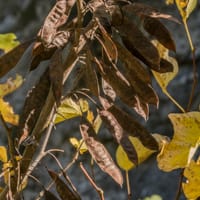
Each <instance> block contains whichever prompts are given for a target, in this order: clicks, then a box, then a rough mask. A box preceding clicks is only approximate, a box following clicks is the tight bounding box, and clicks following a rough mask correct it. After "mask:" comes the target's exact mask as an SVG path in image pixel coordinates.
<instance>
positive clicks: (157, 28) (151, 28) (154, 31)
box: [143, 17, 176, 52]
mask: <svg viewBox="0 0 200 200" xmlns="http://www.w3.org/2000/svg"><path fill="white" fill-rule="evenodd" d="M143 27H144V29H145V30H146V31H147V32H148V33H149V34H151V35H152V36H154V37H155V38H156V39H157V40H158V41H159V42H160V43H161V44H162V45H163V46H165V47H166V48H168V49H169V50H172V51H174V52H175V51H176V46H175V44H174V41H173V39H172V37H171V34H170V32H169V31H168V30H167V28H166V27H165V26H164V25H163V24H162V23H161V22H160V21H159V20H158V19H155V18H151V17H145V18H144V21H143Z"/></svg>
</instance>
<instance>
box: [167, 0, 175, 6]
mask: <svg viewBox="0 0 200 200" xmlns="http://www.w3.org/2000/svg"><path fill="white" fill-rule="evenodd" d="M165 3H166V4H167V5H169V4H174V0H165Z"/></svg>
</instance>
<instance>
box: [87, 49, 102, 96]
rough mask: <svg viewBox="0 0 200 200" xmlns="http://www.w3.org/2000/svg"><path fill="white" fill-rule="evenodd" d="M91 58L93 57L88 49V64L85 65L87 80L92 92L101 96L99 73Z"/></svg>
mask: <svg viewBox="0 0 200 200" xmlns="http://www.w3.org/2000/svg"><path fill="white" fill-rule="evenodd" d="M91 59H92V55H91V52H90V51H87V57H86V66H85V73H86V82H87V85H88V88H89V89H90V91H91V92H92V94H93V95H95V96H96V97H98V96H99V82H98V77H97V73H96V71H95V68H94V67H95V66H94V65H93V63H92V60H91Z"/></svg>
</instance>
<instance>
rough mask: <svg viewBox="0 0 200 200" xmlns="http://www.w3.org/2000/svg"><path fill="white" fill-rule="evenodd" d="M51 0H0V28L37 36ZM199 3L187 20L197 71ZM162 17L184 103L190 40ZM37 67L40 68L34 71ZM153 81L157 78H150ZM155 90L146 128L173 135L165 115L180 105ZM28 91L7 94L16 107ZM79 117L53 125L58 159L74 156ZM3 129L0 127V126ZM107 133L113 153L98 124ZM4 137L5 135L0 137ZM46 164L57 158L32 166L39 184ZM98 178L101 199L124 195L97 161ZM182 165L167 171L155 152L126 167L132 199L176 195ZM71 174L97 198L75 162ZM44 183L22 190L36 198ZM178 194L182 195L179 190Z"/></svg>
mask: <svg viewBox="0 0 200 200" xmlns="http://www.w3.org/2000/svg"><path fill="white" fill-rule="evenodd" d="M54 2H55V1H54V0H42V1H41V0H6V1H0V10H1V12H0V33H8V32H14V33H16V35H17V36H18V38H19V40H20V41H25V40H27V39H30V38H32V37H35V36H36V34H37V32H38V30H39V28H40V26H41V24H42V23H43V21H44V18H45V16H46V15H47V14H48V11H49V10H50V9H51V7H52V5H53V4H54ZM137 2H147V3H148V4H150V5H152V6H154V7H157V8H158V9H159V10H160V11H162V12H165V13H170V14H172V15H173V16H175V17H177V18H178V19H180V20H181V18H180V16H179V14H178V12H177V10H176V7H175V6H166V5H165V4H164V0H154V1H148V0H147V1H137ZM199 9H200V7H199V5H198V7H197V8H196V10H195V11H194V12H193V13H192V15H191V17H190V18H189V21H188V24H189V28H190V31H191V35H192V38H193V42H194V45H195V47H196V60H197V66H198V71H200V70H199V64H200V48H199V47H200V39H199V38H200V28H199V27H200V20H199V19H200V12H199ZM163 23H165V24H166V25H167V26H168V27H169V29H170V31H171V33H172V35H173V37H174V40H175V42H176V46H177V54H176V56H177V60H178V62H179V67H180V71H179V74H178V75H177V77H176V78H175V80H173V81H172V82H171V83H170V85H169V88H168V89H169V91H170V94H171V95H172V96H173V97H175V99H176V100H177V101H178V102H179V103H180V104H181V105H182V106H183V107H184V108H185V107H186V106H187V103H188V99H189V94H190V91H191V84H192V78H193V74H192V61H191V53H190V48H189V44H188V41H187V38H186V34H185V32H184V28H183V25H177V24H174V23H173V22H167V21H163ZM38 73H39V72H38ZM37 77H39V74H36V76H35V75H34V76H33V75H32V76H31V75H30V76H29V77H28V79H29V83H30V82H31V81H32V80H33V81H34V80H35V79H36V78H37ZM154 82H155V81H154ZM154 87H155V89H156V91H157V92H158V93H159V97H160V105H159V108H158V109H155V108H152V109H151V113H150V118H149V120H148V121H147V123H146V124H145V122H143V121H141V123H143V124H145V126H146V127H147V128H148V130H149V131H150V132H152V133H160V134H163V135H168V136H170V137H172V135H173V130H172V126H171V123H170V121H169V119H168V117H167V116H168V114H169V113H172V112H179V110H178V109H177V108H176V107H175V106H174V105H173V103H172V102H170V100H169V99H168V98H167V97H166V96H165V95H164V94H162V92H161V90H160V88H159V87H158V85H157V84H156V83H154ZM199 89H200V87H199V85H198V88H197V92H196V94H195V98H194V104H193V107H192V110H197V109H199V104H200V92H199ZM25 96H26V89H25V90H23V89H22V90H20V91H19V92H16V93H15V94H13V95H10V96H8V99H9V101H10V102H11V105H13V107H14V108H15V110H16V112H20V109H21V108H22V104H23V101H24V98H25ZM77 125H78V120H70V121H69V122H65V123H63V124H61V125H59V126H58V127H57V130H55V133H53V135H52V138H51V140H50V144H49V146H50V147H51V148H61V149H64V150H65V153H64V154H62V155H60V154H59V155H57V156H58V158H59V160H61V162H62V163H67V162H69V161H70V160H71V159H72V155H73V152H74V149H73V148H72V147H71V144H69V142H68V138H69V137H71V136H75V137H80V136H79V133H78V126H77ZM0 132H2V128H1V129H0ZM102 132H103V134H104V135H105V138H106V139H105V144H106V146H107V147H108V149H109V150H111V152H112V155H113V156H114V151H113V150H114V149H115V148H116V145H115V144H113V142H111V138H110V137H109V134H107V132H106V130H105V129H102ZM1 143H3V141H1ZM81 160H82V161H83V163H85V164H86V166H87V164H88V163H89V157H88V156H87V155H85V156H83V157H82V158H81ZM45 166H47V167H48V168H50V169H56V168H57V166H56V164H55V161H53V160H52V159H51V158H49V157H48V158H45V159H44V160H43V161H42V162H41V163H40V166H39V167H38V168H37V169H36V170H35V172H34V175H35V176H36V177H37V178H38V179H40V181H41V183H42V184H45V183H46V182H47V181H48V179H49V177H48V175H47V173H46V171H45ZM94 170H95V174H96V181H97V183H98V184H99V186H100V187H102V189H103V190H104V194H105V199H106V200H107V199H108V200H116V199H119V200H124V199H127V197H126V187H125V184H124V187H123V188H122V189H121V188H120V187H119V186H117V185H116V184H115V183H114V181H112V180H111V178H109V177H108V176H107V175H106V174H105V173H103V172H101V171H100V169H99V168H97V167H95V169H94ZM179 174H180V171H179V170H176V171H173V172H171V173H165V172H162V171H160V170H159V169H158V168H157V164H156V156H155V155H154V156H152V157H151V158H150V159H148V160H147V161H146V162H145V163H143V164H142V165H140V166H139V167H137V168H136V169H134V170H132V171H130V182H131V189H132V193H133V197H132V199H133V200H137V199H143V198H144V197H146V196H151V195H152V194H158V195H160V196H161V197H162V198H163V200H172V199H174V198H175V194H176V192H177V188H178V181H179ZM69 176H70V177H71V178H72V181H73V182H74V185H75V186H76V187H77V189H78V191H79V192H80V194H81V196H82V199H83V200H90V199H98V196H97V194H96V192H95V191H94V190H93V188H92V187H91V186H90V184H89V183H88V181H87V180H86V179H85V178H84V176H83V175H82V172H81V170H80V168H79V166H78V165H74V166H73V167H72V168H71V169H70V170H69ZM41 189H42V188H41V187H40V186H39V185H38V184H37V183H35V182H34V181H32V180H30V183H29V186H28V187H27V189H26V190H25V192H24V196H25V199H35V197H36V194H37V193H38V192H39V191H40V190H41ZM181 199H182V200H183V199H185V198H184V197H183V196H182V197H181Z"/></svg>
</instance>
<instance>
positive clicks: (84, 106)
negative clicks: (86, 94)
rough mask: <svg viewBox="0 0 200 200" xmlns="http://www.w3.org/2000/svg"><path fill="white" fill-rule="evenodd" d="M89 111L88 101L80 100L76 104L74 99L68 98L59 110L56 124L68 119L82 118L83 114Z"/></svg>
mask: <svg viewBox="0 0 200 200" xmlns="http://www.w3.org/2000/svg"><path fill="white" fill-rule="evenodd" d="M88 109H89V105H88V102H87V101H85V100H83V99H79V100H78V101H77V102H76V101H74V100H72V98H66V99H65V100H64V101H63V102H62V104H61V106H60V107H59V108H58V114H57V116H56V119H55V123H60V122H62V121H64V120H67V119H71V118H74V117H78V116H82V113H83V112H87V111H88Z"/></svg>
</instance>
